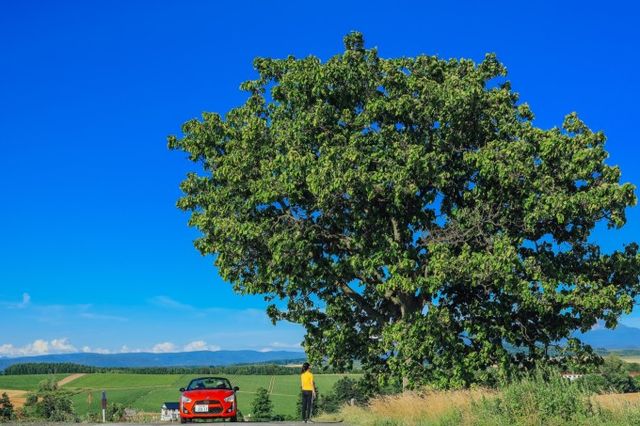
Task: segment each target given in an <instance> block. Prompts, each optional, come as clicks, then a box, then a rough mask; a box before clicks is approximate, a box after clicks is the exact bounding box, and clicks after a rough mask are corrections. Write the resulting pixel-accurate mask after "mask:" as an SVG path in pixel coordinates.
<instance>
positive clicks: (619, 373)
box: [577, 356, 640, 393]
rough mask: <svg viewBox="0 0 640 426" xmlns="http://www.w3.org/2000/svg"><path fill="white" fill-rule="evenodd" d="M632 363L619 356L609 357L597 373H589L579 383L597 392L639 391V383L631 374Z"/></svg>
mask: <svg viewBox="0 0 640 426" xmlns="http://www.w3.org/2000/svg"><path fill="white" fill-rule="evenodd" d="M630 368H631V367H630V365H629V364H628V363H626V362H625V361H623V360H622V359H620V358H618V357H614V356H611V357H607V358H605V360H604V363H603V364H602V365H601V366H600V367H599V368H598V371H597V373H594V374H588V375H586V376H584V377H581V378H580V379H578V380H577V383H579V384H580V385H582V386H584V387H585V388H586V389H588V390H589V391H591V392H595V393H630V392H637V391H638V389H640V388H639V387H638V383H637V381H636V380H634V379H633V378H632V377H631V376H630V375H629V373H630Z"/></svg>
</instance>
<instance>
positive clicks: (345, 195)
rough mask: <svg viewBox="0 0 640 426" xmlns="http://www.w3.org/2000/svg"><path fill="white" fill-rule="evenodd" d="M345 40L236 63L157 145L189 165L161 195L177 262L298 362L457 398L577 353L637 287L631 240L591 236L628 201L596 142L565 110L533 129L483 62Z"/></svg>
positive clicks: (492, 59) (626, 305)
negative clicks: (207, 103)
mask: <svg viewBox="0 0 640 426" xmlns="http://www.w3.org/2000/svg"><path fill="white" fill-rule="evenodd" d="M344 42H345V51H344V52H343V53H342V54H339V55H336V56H334V57H332V58H330V59H328V60H326V61H321V60H320V59H318V58H317V57H314V56H309V57H306V58H302V59H298V58H295V57H292V56H289V57H288V58H286V59H269V58H257V59H255V61H254V67H255V69H256V70H257V73H258V77H257V78H256V79H255V80H251V81H247V82H245V83H243V84H242V85H241V89H242V90H244V91H246V92H247V93H248V99H247V101H246V103H245V104H244V105H242V106H239V107H237V108H234V109H232V110H230V111H229V112H228V113H226V114H225V115H221V114H218V113H203V115H202V119H193V120H190V121H188V122H186V123H185V124H184V125H183V126H182V135H180V136H170V137H169V147H170V148H172V149H179V150H182V151H184V152H186V153H188V154H189V159H190V160H191V161H194V162H196V163H198V164H199V170H198V172H194V173H190V174H189V175H188V176H187V178H186V179H185V180H184V182H182V184H181V189H182V191H183V192H184V196H183V197H182V198H181V199H180V200H179V201H178V206H179V208H181V209H183V210H186V211H189V212H191V217H190V220H189V225H190V226H193V227H196V228H197V229H199V230H200V232H201V233H202V236H201V237H200V238H198V239H197V240H196V241H195V246H196V248H197V249H198V250H199V251H200V252H201V253H202V254H203V255H208V254H213V255H215V265H216V266H217V268H218V270H219V272H220V274H221V276H222V277H223V278H224V279H225V280H227V281H229V282H230V283H232V285H233V287H234V289H235V290H236V291H237V292H239V293H241V294H261V295H264V296H265V297H266V298H267V300H270V301H272V302H273V304H272V305H271V306H270V307H269V309H268V314H269V315H270V317H271V318H272V319H273V320H274V321H277V320H288V321H292V322H295V323H299V324H302V325H303V326H304V327H305V328H306V331H307V334H306V336H305V340H304V347H305V349H306V351H307V354H308V356H309V357H310V358H311V360H313V361H315V362H320V361H326V362H328V363H329V364H330V365H333V366H336V367H347V366H349V365H350V364H351V363H352V361H353V360H356V359H357V360H360V361H361V362H362V365H363V369H365V370H367V371H370V372H374V373H376V374H377V375H378V377H381V378H389V377H403V378H406V379H407V380H408V384H409V385H419V384H421V383H425V382H429V383H435V384H439V385H441V386H460V385H468V384H469V383H472V382H476V381H480V380H484V379H486V377H487V375H488V374H490V373H491V372H499V373H503V374H510V373H511V372H514V371H517V370H522V369H526V368H530V367H532V366H533V365H534V364H535V363H536V362H538V361H540V360H549V359H550V358H552V357H551V355H550V354H549V349H550V348H552V347H553V346H554V345H557V344H558V343H559V342H562V343H563V344H564V345H566V346H567V348H568V349H569V350H570V351H571V353H572V354H574V355H580V354H588V353H589V352H590V351H589V348H588V347H587V346H585V345H583V344H582V343H581V342H580V341H579V340H577V339H575V338H573V337H571V336H572V332H573V331H575V330H581V331H587V330H589V329H590V328H591V327H592V326H594V325H595V324H596V322H597V321H598V320H603V321H604V323H605V324H606V326H607V327H609V328H611V327H614V326H616V324H617V320H618V318H619V316H620V315H621V314H622V313H628V312H630V311H631V309H632V307H633V304H634V298H635V297H636V295H637V294H638V290H639V289H640V285H639V282H638V275H639V272H640V257H639V255H638V246H637V245H636V244H635V243H634V244H630V245H628V246H626V247H624V248H622V249H621V250H620V251H616V252H613V253H603V251H602V250H601V248H600V247H599V245H598V244H597V243H596V242H594V241H593V239H590V235H591V232H592V230H593V229H594V227H595V226H596V224H598V223H602V222H604V223H606V224H607V226H608V227H610V228H620V227H622V226H623V225H624V224H625V221H626V218H625V209H626V208H627V207H629V206H632V205H634V204H635V203H636V197H635V195H634V190H635V188H634V186H633V185H631V184H629V183H624V184H622V183H621V182H620V176H621V174H620V170H619V168H618V167H614V166H611V165H607V164H606V163H605V159H606V158H607V155H608V154H607V152H606V150H605V147H604V144H605V136H604V134H603V133H602V132H594V131H591V130H590V129H589V128H588V127H587V126H586V125H585V124H584V123H583V122H582V121H581V120H580V119H579V118H578V116H577V115H576V114H575V113H572V114H569V115H568V116H566V117H565V119H564V122H563V123H562V126H561V127H557V128H552V129H541V128H539V127H536V125H535V124H534V122H533V118H534V116H533V113H532V112H531V110H530V108H529V107H528V106H527V104H526V103H521V102H519V99H518V94H517V93H516V92H514V91H513V90H512V89H511V84H510V83H509V82H508V81H506V80H505V77H506V69H505V67H504V66H503V65H502V64H501V63H500V62H499V61H498V60H497V59H496V56H495V55H493V54H488V55H486V57H485V58H484V60H483V61H482V62H480V63H474V62H473V61H471V60H468V59H450V60H444V59H441V58H438V57H436V56H427V55H420V56H416V57H400V58H388V59H387V58H381V57H380V56H379V55H378V53H377V50H376V49H367V48H365V45H364V40H363V37H362V35H361V34H359V33H350V34H348V35H347V36H346V37H345V39H344ZM565 339H566V340H565ZM554 353H555V354H557V353H558V352H554ZM553 358H554V359H555V358H556V356H555V355H554V357H553Z"/></svg>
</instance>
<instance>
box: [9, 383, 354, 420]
mask: <svg viewBox="0 0 640 426" xmlns="http://www.w3.org/2000/svg"><path fill="white" fill-rule="evenodd" d="M7 377H26V376H7ZM195 377H196V375H181V374H120V373H100V374H87V375H86V376H83V377H80V378H79V379H76V380H74V381H72V382H70V383H68V384H67V385H65V386H64V388H65V389H67V390H69V391H71V392H72V393H73V394H74V396H73V398H72V399H73V403H74V407H75V409H76V412H77V414H79V415H80V416H84V415H85V414H87V413H98V412H99V411H100V398H101V396H102V391H103V390H104V391H106V392H107V399H108V400H109V402H118V403H121V404H124V405H125V406H126V407H130V408H134V409H136V410H140V411H145V412H150V413H158V414H159V413H160V407H161V406H162V403H163V402H167V401H178V399H179V398H180V392H179V388H181V387H184V386H187V384H189V381H190V380H191V379H193V378H195ZM225 377H227V378H228V379H229V381H230V382H231V384H232V385H233V386H239V387H240V391H239V392H238V406H239V408H240V411H242V412H243V413H245V414H248V413H250V412H251V403H252V402H253V398H254V396H255V393H256V391H257V389H258V388H260V387H263V388H267V389H269V387H270V384H271V383H272V380H273V385H272V388H271V400H272V401H273V406H274V412H275V414H282V415H290V416H293V415H295V414H296V413H297V405H296V404H297V401H298V393H299V392H300V378H299V377H298V376H297V375H291V376H260V375H225ZM340 377H343V375H341V374H316V375H315V380H316V385H317V386H318V391H319V392H320V393H321V394H324V393H329V392H330V391H331V389H332V387H333V384H334V383H335V382H336V381H338V379H340ZM37 383H38V381H36V382H35V384H36V386H37ZM7 389H9V388H7ZM11 389H21V388H19V387H18V388H11ZM89 394H91V395H92V398H93V401H92V403H91V404H89V403H88V395H89Z"/></svg>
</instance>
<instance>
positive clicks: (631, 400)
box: [591, 392, 640, 412]
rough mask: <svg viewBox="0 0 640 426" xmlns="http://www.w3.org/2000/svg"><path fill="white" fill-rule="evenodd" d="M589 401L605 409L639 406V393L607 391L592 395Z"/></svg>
mask: <svg viewBox="0 0 640 426" xmlns="http://www.w3.org/2000/svg"><path fill="white" fill-rule="evenodd" d="M591 402H592V403H593V404H595V405H597V406H599V407H601V408H604V409H605V410H610V411H614V412H615V411H620V410H626V409H629V408H640V393H637V392H636V393H609V394H604V395H593V396H592V397H591Z"/></svg>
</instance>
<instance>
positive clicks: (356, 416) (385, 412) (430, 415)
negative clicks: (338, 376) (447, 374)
mask: <svg viewBox="0 0 640 426" xmlns="http://www.w3.org/2000/svg"><path fill="white" fill-rule="evenodd" d="M494 394H495V393H494V392H492V391H489V390H486V389H474V390H457V391H429V392H421V393H413V392H406V393H403V394H400V395H391V396H384V397H379V398H376V399H373V400H372V401H371V402H370V403H369V404H368V405H367V406H364V407H351V406H346V407H343V409H342V410H341V411H340V413H339V415H338V416H337V417H338V418H342V419H349V422H352V423H353V424H358V425H374V424H379V422H380V419H384V420H387V421H390V422H397V423H401V424H404V425H418V424H425V423H430V422H437V421H438V420H439V419H441V418H443V417H444V416H447V415H450V414H451V413H453V412H456V411H457V412H460V413H462V414H463V417H470V415H471V413H470V410H471V408H472V407H471V405H472V403H473V402H474V401H479V400H481V399H482V398H490V397H492V396H493V395H494ZM465 413H466V415H465Z"/></svg>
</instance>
